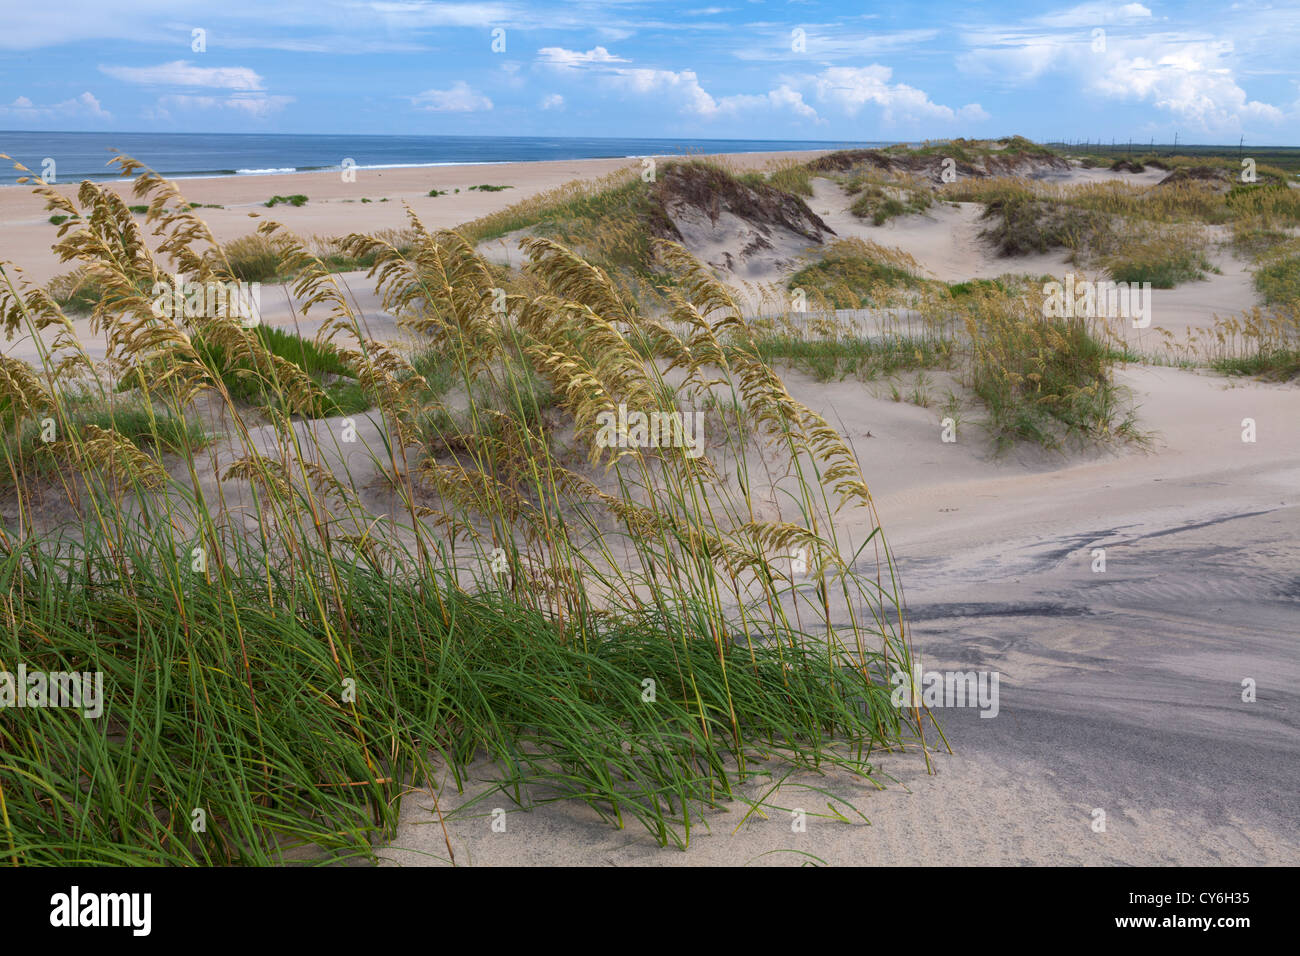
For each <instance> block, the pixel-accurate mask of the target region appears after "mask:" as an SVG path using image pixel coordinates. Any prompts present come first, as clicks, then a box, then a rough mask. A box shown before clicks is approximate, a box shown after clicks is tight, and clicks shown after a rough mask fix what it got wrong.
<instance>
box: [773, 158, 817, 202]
mask: <svg viewBox="0 0 1300 956" xmlns="http://www.w3.org/2000/svg"><path fill="white" fill-rule="evenodd" d="M767 181H768V182H769V183H771V184H772V185H773V186H775V187H776V188H777V189H783V190H785V191H786V192H788V193H793V194H794V195H796V196H811V195H812V194H813V187H812V172H811V170H809V169H808V166H807V164H806V163H795V162H784V163H779V164H778V165H777V166H776V167H775V168H774V169H773V170H772V171H771V172H770V173H768V176H767Z"/></svg>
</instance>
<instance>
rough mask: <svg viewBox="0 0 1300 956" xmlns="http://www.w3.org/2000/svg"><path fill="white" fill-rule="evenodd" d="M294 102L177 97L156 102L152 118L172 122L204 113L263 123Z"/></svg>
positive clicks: (249, 96)
mask: <svg viewBox="0 0 1300 956" xmlns="http://www.w3.org/2000/svg"><path fill="white" fill-rule="evenodd" d="M293 100H294V98H293V97H292V96H268V95H267V94H265V93H260V92H259V93H236V94H234V95H232V96H201V95H197V94H191V93H176V94H171V95H168V96H160V97H159V98H158V106H157V108H156V109H155V110H154V111H153V113H152V116H153V117H156V118H159V119H171V118H172V117H173V116H174V115H175V114H176V113H193V112H198V111H206V110H225V111H228V112H232V113H243V114H244V115H246V116H248V117H250V118H252V119H265V118H266V117H268V116H270V115H271V114H272V113H278V112H279V111H280V110H282V109H284V108H285V107H286V106H288V105H289V104H290V103H292V102H293Z"/></svg>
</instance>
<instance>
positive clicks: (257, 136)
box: [0, 130, 891, 185]
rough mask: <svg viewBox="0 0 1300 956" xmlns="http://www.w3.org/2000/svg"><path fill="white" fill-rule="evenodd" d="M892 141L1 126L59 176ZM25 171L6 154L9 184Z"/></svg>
mask: <svg viewBox="0 0 1300 956" xmlns="http://www.w3.org/2000/svg"><path fill="white" fill-rule="evenodd" d="M890 142H891V141H886V140H880V141H858V142H850V141H843V140H827V141H820V140H788V139H771V140H768V139H701V138H683V139H676V138H662V137H646V138H624V137H573V136H398V135H382V136H379V135H322V134H295V133H273V134H262V133H238V134H229V133H112V132H89V133H72V132H63V133H50V132H35V131H6V130H0V153H5V154H8V155H9V156H12V157H13V158H14V159H15V160H17V161H18V162H21V163H22V164H23V165H24V166H26V167H28V169H30V170H32V172H33V173H35V174H36V175H40V174H41V171H42V168H43V167H42V164H43V163H44V162H45V161H46V159H47V158H49V159H53V160H54V162H55V175H56V177H57V181H58V182H72V181H80V180H83V179H91V180H97V181H103V180H112V179H116V178H118V176H117V173H116V172H115V167H112V166H109V165H107V164H108V162H109V161H110V160H111V159H112V158H113V155H114V153H113V151H114V150H116V151H117V152H119V153H122V154H124V155H127V156H131V157H133V158H134V159H137V160H139V161H140V162H142V163H144V164H146V165H147V166H149V167H150V168H152V169H154V170H156V171H157V172H159V173H161V174H162V175H164V176H168V177H171V178H175V179H197V178H207V177H213V176H254V175H257V176H266V175H277V174H288V173H305V172H321V171H326V170H331V169H342V167H343V162H344V160H347V159H350V160H352V162H353V163H354V164H355V167H356V168H357V169H391V168H396V167H404V166H464V165H473V164H486V163H525V162H544V161H546V160H567V159H618V158H621V157H627V158H635V157H640V156H673V155H687V154H692V153H693V154H704V153H761V152H791V151H797V150H806V149H844V148H848V147H879V146H887V145H890ZM22 175H25V174H24V173H21V172H18V171H17V170H15V169H13V168H12V165H10V164H5V166H4V168H3V169H0V184H4V185H14V184H16V183H17V181H18V178H19V177H20V176H22Z"/></svg>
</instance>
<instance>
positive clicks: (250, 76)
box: [99, 60, 263, 90]
mask: <svg viewBox="0 0 1300 956" xmlns="http://www.w3.org/2000/svg"><path fill="white" fill-rule="evenodd" d="M99 70H100V72H101V73H104V74H107V75H108V76H111V77H113V78H114V79H115V80H122V81H123V82H125V83H138V84H141V85H145V86H201V87H208V88H212V89H221V90H260V89H262V88H263V86H262V78H261V77H260V76H258V75H257V74H256V73H255V72H253V71H252V70H250V69H249V68H248V67H246V66H195V65H194V64H193V63H190V62H189V61H188V60H173V61H172V62H170V63H160V64H159V65H158V66H101V67H100V68H99Z"/></svg>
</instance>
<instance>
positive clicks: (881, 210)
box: [849, 184, 931, 226]
mask: <svg viewBox="0 0 1300 956" xmlns="http://www.w3.org/2000/svg"><path fill="white" fill-rule="evenodd" d="M930 201H931V200H930V193H929V192H928V191H927V190H924V189H901V188H896V187H888V186H881V185H876V184H870V185H865V186H864V187H863V189H862V192H861V194H860V195H859V196H858V198H857V199H855V200H854V202H853V205H852V206H850V207H849V211H850V212H851V213H853V215H855V216H857V217H858V218H860V219H870V220H871V223H872V225H875V226H883V225H884V224H885V223H886V222H888V221H889V220H890V219H894V218H897V217H899V216H912V215H916V214H918V213H922V212H925V211H926V210H927V209H929V208H930Z"/></svg>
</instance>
